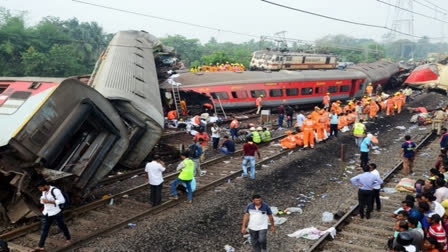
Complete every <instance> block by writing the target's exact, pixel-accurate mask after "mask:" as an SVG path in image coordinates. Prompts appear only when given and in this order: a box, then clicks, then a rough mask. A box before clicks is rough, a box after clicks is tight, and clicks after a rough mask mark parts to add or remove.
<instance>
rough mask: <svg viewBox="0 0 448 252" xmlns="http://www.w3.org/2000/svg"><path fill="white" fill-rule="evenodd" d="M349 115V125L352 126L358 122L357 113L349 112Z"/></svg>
mask: <svg viewBox="0 0 448 252" xmlns="http://www.w3.org/2000/svg"><path fill="white" fill-rule="evenodd" d="M347 113H348V115H347V124H348V125H350V124H353V123H355V121H356V113H355V111H354V110H352V111H348V112H347Z"/></svg>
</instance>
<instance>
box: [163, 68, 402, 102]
mask: <svg viewBox="0 0 448 252" xmlns="http://www.w3.org/2000/svg"><path fill="white" fill-rule="evenodd" d="M398 72H399V67H398V65H397V64H395V63H392V62H387V61H379V62H375V63H367V64H360V65H354V66H350V67H348V68H346V69H344V70H303V71H280V72H258V71H245V72H205V73H185V74H180V75H179V76H177V77H173V78H172V80H167V81H165V82H164V83H163V84H162V85H161V88H162V89H164V90H166V91H167V92H170V91H172V90H173V89H175V88H174V87H173V85H179V89H180V91H181V96H182V97H185V98H186V99H187V103H189V104H194V103H195V101H188V97H187V96H188V95H187V94H189V93H191V92H188V91H193V92H196V93H201V94H205V95H207V96H209V97H211V99H212V100H213V102H215V103H219V102H221V104H222V106H223V108H230V109H233V108H245V107H254V106H255V100H256V98H258V97H259V96H260V95H263V96H264V98H263V106H264V107H275V106H279V105H280V104H284V105H302V104H313V103H321V102H322V97H323V96H325V95H326V93H327V92H328V93H330V94H331V97H332V100H335V99H339V100H347V99H351V98H359V97H361V96H362V95H363V94H364V91H365V88H366V86H367V85H368V84H369V83H372V85H374V86H376V85H378V84H382V85H385V84H387V83H389V82H390V81H391V80H392V79H393V78H392V77H393V76H394V75H395V74H396V73H398ZM182 91H184V92H182Z"/></svg>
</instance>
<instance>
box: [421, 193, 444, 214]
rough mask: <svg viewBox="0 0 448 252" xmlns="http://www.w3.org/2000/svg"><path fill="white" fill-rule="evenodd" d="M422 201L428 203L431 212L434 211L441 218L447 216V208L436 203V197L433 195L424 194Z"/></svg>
mask: <svg viewBox="0 0 448 252" xmlns="http://www.w3.org/2000/svg"><path fill="white" fill-rule="evenodd" d="M422 200H423V201H425V202H426V203H428V205H429V206H430V209H431V211H433V212H434V213H436V214H438V215H439V216H443V215H444V214H445V208H443V206H442V205H440V203H439V202H437V201H436V197H435V196H434V195H433V194H432V193H424V194H422Z"/></svg>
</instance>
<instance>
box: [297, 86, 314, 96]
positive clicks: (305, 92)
mask: <svg viewBox="0 0 448 252" xmlns="http://www.w3.org/2000/svg"><path fill="white" fill-rule="evenodd" d="M312 93H313V88H310V87H306V88H302V89H301V90H300V94H301V95H310V94H312Z"/></svg>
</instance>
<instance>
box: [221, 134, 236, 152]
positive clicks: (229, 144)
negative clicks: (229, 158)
mask: <svg viewBox="0 0 448 252" xmlns="http://www.w3.org/2000/svg"><path fill="white" fill-rule="evenodd" d="M219 150H221V152H222V153H223V154H224V155H227V154H233V153H234V152H235V143H234V142H233V141H232V140H230V139H229V136H224V142H223V143H222V147H221V148H219Z"/></svg>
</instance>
